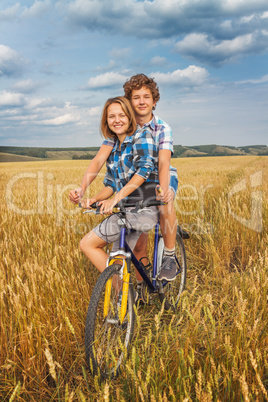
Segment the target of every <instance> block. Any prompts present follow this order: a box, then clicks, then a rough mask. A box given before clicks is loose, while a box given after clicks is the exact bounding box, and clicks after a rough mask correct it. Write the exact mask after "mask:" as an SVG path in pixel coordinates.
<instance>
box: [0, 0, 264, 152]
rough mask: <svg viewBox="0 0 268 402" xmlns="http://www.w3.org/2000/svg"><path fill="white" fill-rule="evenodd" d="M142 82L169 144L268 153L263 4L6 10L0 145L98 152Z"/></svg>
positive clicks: (184, 2) (120, 0)
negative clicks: (109, 110) (110, 110)
mask: <svg viewBox="0 0 268 402" xmlns="http://www.w3.org/2000/svg"><path fill="white" fill-rule="evenodd" d="M138 73H144V74H146V75H148V76H149V77H153V78H154V79H155V81H156V82H157V84H158V86H159V90H160V101H159V102H158V104H157V107H156V110H155V114H156V115H157V116H159V117H160V118H161V119H162V120H164V121H166V122H167V123H168V124H169V125H170V126H171V128H172V131H173V137H174V145H180V144H181V145H185V146H187V145H188V146H193V145H207V144H218V145H231V146H246V145H267V143H268V140H267V139H268V135H267V133H268V113H267V111H268V1H267V0H64V1H63V0H55V1H53V0H43V1H41V0H40V1H33V0H25V1H19V0H14V1H13V0H1V2H0V145H9V146H34V147H91V146H100V145H101V143H102V137H101V135H100V130H99V123H100V116H101V111H102V108H103V105H104V103H105V101H106V100H107V99H108V98H109V97H112V96H117V95H123V84H124V83H125V81H126V80H127V79H129V78H130V77H131V76H132V75H134V74H138Z"/></svg>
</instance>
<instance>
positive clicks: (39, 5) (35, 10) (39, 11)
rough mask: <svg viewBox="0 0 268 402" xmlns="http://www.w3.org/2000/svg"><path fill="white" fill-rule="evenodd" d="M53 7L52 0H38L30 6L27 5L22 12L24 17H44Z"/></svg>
mask: <svg viewBox="0 0 268 402" xmlns="http://www.w3.org/2000/svg"><path fill="white" fill-rule="evenodd" d="M50 7H51V3H50V0H45V1H37V0H35V2H34V3H33V5H32V6H31V7H29V8H27V7H25V8H24V10H23V11H22V13H21V16H22V18H38V17H42V16H43V15H44V13H46V12H47V11H48V10H49V9H50Z"/></svg>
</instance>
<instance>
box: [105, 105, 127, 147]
mask: <svg viewBox="0 0 268 402" xmlns="http://www.w3.org/2000/svg"><path fill="white" fill-rule="evenodd" d="M107 124H108V126H109V129H110V130H111V131H112V132H114V133H115V134H116V136H117V137H118V139H119V141H120V142H121V143H122V142H123V141H124V139H125V137H126V135H127V130H128V128H129V124H130V122H129V118H128V117H127V115H126V114H125V112H124V111H123V109H122V107H121V105H120V104H119V103H112V104H111V105H110V106H109V107H108V109H107Z"/></svg>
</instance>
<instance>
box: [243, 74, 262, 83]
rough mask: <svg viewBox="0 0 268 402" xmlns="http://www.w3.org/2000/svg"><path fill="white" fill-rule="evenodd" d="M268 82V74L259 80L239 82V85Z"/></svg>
mask: <svg viewBox="0 0 268 402" xmlns="http://www.w3.org/2000/svg"><path fill="white" fill-rule="evenodd" d="M267 82H268V74H266V75H264V76H262V77H261V78H258V79H252V80H244V81H238V82H237V84H265V83H267Z"/></svg>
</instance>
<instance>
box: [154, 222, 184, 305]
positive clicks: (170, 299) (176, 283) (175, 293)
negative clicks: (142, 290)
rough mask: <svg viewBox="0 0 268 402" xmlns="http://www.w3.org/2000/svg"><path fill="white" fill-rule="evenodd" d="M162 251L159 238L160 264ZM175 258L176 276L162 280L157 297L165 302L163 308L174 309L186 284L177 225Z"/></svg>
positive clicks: (180, 238)
mask: <svg viewBox="0 0 268 402" xmlns="http://www.w3.org/2000/svg"><path fill="white" fill-rule="evenodd" d="M163 252H164V241H163V238H161V239H160V240H159V244H158V264H159V266H161V263H162V257H163ZM175 259H176V263H177V276H176V279H175V280H173V281H171V282H166V281H162V282H161V285H160V292H159V298H160V301H161V303H162V302H164V303H165V310H170V309H171V310H173V311H175V309H176V307H177V305H178V302H179V298H180V296H181V294H182V291H183V289H184V288H185V284H186V274H187V264H186V252H185V247H184V243H183V240H182V237H181V235H180V231H179V227H178V228H177V235H176V244H175Z"/></svg>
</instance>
